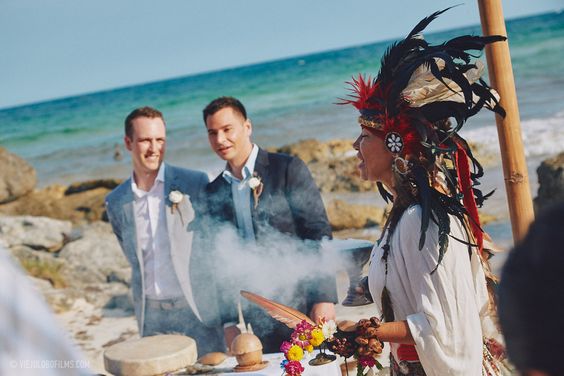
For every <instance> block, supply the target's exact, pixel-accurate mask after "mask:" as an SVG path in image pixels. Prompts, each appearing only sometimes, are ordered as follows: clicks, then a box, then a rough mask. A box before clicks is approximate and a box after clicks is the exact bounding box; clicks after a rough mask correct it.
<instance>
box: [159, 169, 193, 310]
mask: <svg viewBox="0 0 564 376" xmlns="http://www.w3.org/2000/svg"><path fill="white" fill-rule="evenodd" d="M190 183H192V182H189V181H184V182H182V181H180V179H179V178H178V176H177V175H176V174H174V171H173V169H172V168H170V167H169V166H168V165H166V164H165V184H164V196H165V217H166V228H167V232H168V238H169V243H170V257H171V259H172V266H173V267H174V271H175V273H176V277H177V278H178V282H179V283H180V288H181V289H182V292H183V293H184V296H185V298H186V300H187V301H188V304H189V305H190V307H191V308H192V311H193V312H194V313H195V314H196V316H197V317H198V318H199V319H200V321H201V320H202V318H201V317H200V314H199V312H198V310H197V308H196V304H195V302H194V297H193V292H192V284H191V282H190V276H189V270H190V258H191V255H192V246H193V243H192V239H193V232H192V231H188V229H187V227H188V224H189V223H190V222H191V221H192V220H193V219H194V209H193V208H192V204H191V201H190V196H189V195H188V193H186V191H187V189H185V188H187V187H186V185H187V184H190ZM183 188H184V189H183ZM172 191H179V192H182V193H183V195H184V197H183V198H182V201H180V202H179V203H178V205H177V206H175V208H174V213H173V210H172V202H171V201H170V199H169V194H170V192H172Z"/></svg>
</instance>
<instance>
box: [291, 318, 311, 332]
mask: <svg viewBox="0 0 564 376" xmlns="http://www.w3.org/2000/svg"><path fill="white" fill-rule="evenodd" d="M312 329H313V325H311V324H310V323H309V322H307V321H305V320H302V322H301V323H299V324H298V325H296V329H294V330H295V331H296V332H310V331H311V330H312Z"/></svg>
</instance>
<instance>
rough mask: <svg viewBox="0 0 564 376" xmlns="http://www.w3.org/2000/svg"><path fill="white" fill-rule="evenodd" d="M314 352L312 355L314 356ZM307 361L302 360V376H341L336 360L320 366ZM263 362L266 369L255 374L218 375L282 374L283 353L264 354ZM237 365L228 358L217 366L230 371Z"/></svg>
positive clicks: (253, 373)
mask: <svg viewBox="0 0 564 376" xmlns="http://www.w3.org/2000/svg"><path fill="white" fill-rule="evenodd" d="M315 354H316V352H314V353H313V355H312V358H313V356H315ZM309 359H311V358H309ZM309 359H307V360H306V359H304V360H302V362H301V363H302V365H303V366H304V368H305V371H304V372H303V373H302V375H303V376H341V368H340V367H339V363H338V361H337V360H335V361H333V362H331V363H328V364H324V365H322V366H310V365H309V364H308V363H307V362H308V360H309ZM263 360H268V367H266V368H264V369H261V370H259V371H255V372H221V373H219V375H230V376H236V375H237V376H280V375H281V374H282V368H280V363H281V362H282V360H284V354H283V353H274V354H264V355H263ZM236 365H237V361H236V360H235V358H234V357H228V358H227V359H225V361H224V362H223V363H221V364H220V365H218V366H217V368H220V369H232V368H233V367H235V366H236Z"/></svg>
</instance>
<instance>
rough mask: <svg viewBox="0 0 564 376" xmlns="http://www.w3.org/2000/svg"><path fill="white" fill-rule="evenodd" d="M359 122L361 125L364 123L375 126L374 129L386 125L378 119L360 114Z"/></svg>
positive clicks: (367, 125) (366, 125) (370, 126)
mask: <svg viewBox="0 0 564 376" xmlns="http://www.w3.org/2000/svg"><path fill="white" fill-rule="evenodd" d="M358 123H359V124H360V125H364V126H365V127H368V128H374V129H382V128H383V127H384V125H383V124H382V123H381V122H379V121H376V120H371V119H367V118H366V117H364V116H362V115H360V116H359V117H358Z"/></svg>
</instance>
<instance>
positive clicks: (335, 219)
mask: <svg viewBox="0 0 564 376" xmlns="http://www.w3.org/2000/svg"><path fill="white" fill-rule="evenodd" d="M327 215H328V217H329V223H330V224H331V227H332V228H333V230H335V231H339V230H343V229H353V228H356V229H359V228H367V227H373V226H376V225H378V224H380V223H382V218H383V216H384V209H381V208H378V207H375V206H368V205H357V204H349V203H346V202H345V201H342V200H333V201H332V202H331V203H330V204H329V205H327Z"/></svg>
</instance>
